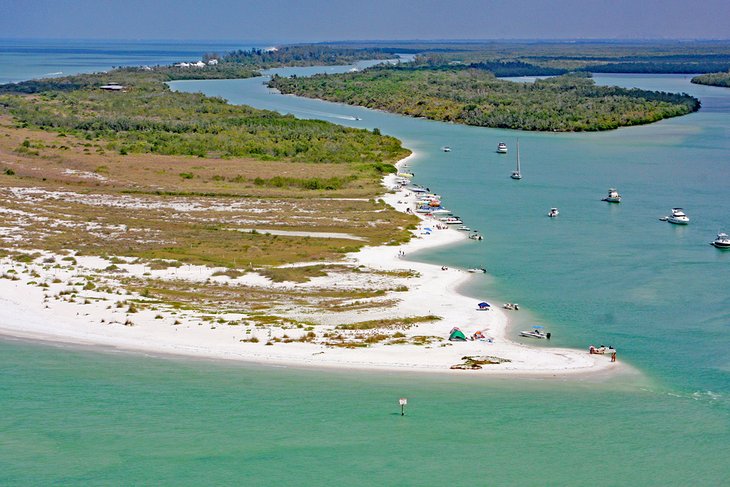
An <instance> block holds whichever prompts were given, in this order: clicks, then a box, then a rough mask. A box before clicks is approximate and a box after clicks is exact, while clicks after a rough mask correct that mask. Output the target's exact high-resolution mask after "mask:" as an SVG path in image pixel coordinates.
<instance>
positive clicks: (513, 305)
mask: <svg viewBox="0 0 730 487" xmlns="http://www.w3.org/2000/svg"><path fill="white" fill-rule="evenodd" d="M502 307H503V308H504V309H509V310H512V311H519V310H520V305H519V304H517V303H504V304H503V305H502Z"/></svg>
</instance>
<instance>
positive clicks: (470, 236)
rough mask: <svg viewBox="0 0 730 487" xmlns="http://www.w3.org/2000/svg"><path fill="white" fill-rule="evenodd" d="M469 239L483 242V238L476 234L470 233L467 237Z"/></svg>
mask: <svg viewBox="0 0 730 487" xmlns="http://www.w3.org/2000/svg"><path fill="white" fill-rule="evenodd" d="M469 238H470V239H472V240H484V237H482V236H481V235H479V234H478V233H472V234H471V235H469Z"/></svg>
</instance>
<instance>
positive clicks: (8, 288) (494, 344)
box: [0, 153, 627, 377]
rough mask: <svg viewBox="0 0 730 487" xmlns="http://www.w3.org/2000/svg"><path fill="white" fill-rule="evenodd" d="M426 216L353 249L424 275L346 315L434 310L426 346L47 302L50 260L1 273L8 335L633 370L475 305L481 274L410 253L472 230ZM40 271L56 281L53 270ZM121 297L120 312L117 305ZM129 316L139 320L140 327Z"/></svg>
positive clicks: (319, 357) (403, 206)
mask: <svg viewBox="0 0 730 487" xmlns="http://www.w3.org/2000/svg"><path fill="white" fill-rule="evenodd" d="M416 158H417V154H416V153H412V154H411V155H409V156H408V157H406V158H404V159H403V160H401V161H399V162H398V163H397V165H396V167H397V168H398V169H399V171H400V170H401V169H403V168H404V167H406V166H407V164H408V163H409V162H411V161H412V160H414V159H416ZM395 181H396V175H394V174H392V175H388V176H386V177H385V178H384V185H385V187H386V188H387V192H385V193H384V194H383V195H382V196H381V197H380V199H382V200H383V201H384V202H386V203H387V204H388V205H390V206H392V207H394V208H396V209H397V210H399V211H407V209H410V211H411V212H412V210H413V209H415V201H416V197H415V195H414V194H413V193H412V192H410V191H409V190H407V189H403V188H399V187H398V185H397V184H396V182H395ZM419 218H420V221H421V223H420V224H419V226H418V229H417V230H415V231H414V236H413V238H412V239H411V240H410V241H409V242H408V243H406V244H403V245H400V246H388V245H385V246H379V247H364V248H362V249H361V250H360V251H359V252H355V253H351V254H348V255H347V256H346V259H345V261H346V263H347V264H348V265H350V266H352V267H353V268H354V267H359V266H364V267H366V268H369V269H377V270H380V271H383V272H399V271H408V272H411V273H415V274H417V275H418V277H416V278H412V279H410V280H409V281H408V290H407V291H406V292H405V293H400V295H399V299H398V301H397V303H396V304H395V306H394V307H393V308H387V309H379V310H375V311H362V310H360V311H352V312H349V315H348V316H346V321H350V322H355V321H358V320H364V319H370V320H372V319H388V318H391V317H393V316H396V315H397V316H400V317H413V316H419V315H424V314H427V315H435V316H439V317H441V318H442V319H441V320H438V321H432V322H426V323H419V324H417V325H415V326H413V327H411V328H409V329H408V330H404V334H405V335H407V336H408V337H413V336H425V337H429V340H428V341H427V342H426V344H425V345H414V344H400V345H384V344H376V345H371V346H368V347H363V348H341V347H333V346H330V345H326V344H322V343H319V344H317V343H302V342H295V343H276V344H275V345H274V346H271V345H272V343H271V341H270V340H269V341H267V343H261V342H263V341H266V337H265V336H263V337H262V339H261V342H259V343H251V342H249V341H248V340H247V336H245V335H243V334H242V330H241V329H238V328H237V329H233V327H229V328H228V329H225V328H226V327H225V326H221V327H216V326H210V325H209V324H208V323H203V322H201V321H200V320H198V319H196V318H194V317H192V316H185V315H180V314H175V315H174V317H175V322H174V324H171V322H170V320H171V319H172V318H173V316H172V315H171V316H170V317H168V316H167V315H165V316H164V318H165V319H164V320H162V319H158V318H159V317H160V316H161V315H159V314H157V315H156V316H155V313H154V311H152V310H150V311H142V312H140V313H135V314H134V315H129V314H125V313H124V310H120V309H118V308H119V307H120V306H119V305H118V303H119V302H124V301H121V300H122V297H118V298H117V297H115V296H109V295H106V296H103V295H101V293H92V292H90V293H87V295H89V299H86V300H85V301H83V303H80V302H76V301H74V300H66V299H60V300H57V301H56V302H53V301H52V300H51V299H49V292H50V291H47V290H46V289H44V288H43V287H35V286H32V285H29V284H32V283H33V282H35V281H32V280H31V279H32V276H33V275H35V276H39V275H42V273H43V272H46V274H48V272H49V270H48V266H42V265H40V263H35V264H34V263H31V264H28V265H27V266H26V269H25V270H26V271H27V274H24V273H23V272H22V271H21V272H20V273H18V274H15V275H16V276H18V277H16V278H14V279H0V304H2V307H1V308H2V309H1V310H0V334H4V335H7V336H13V337H18V338H23V339H29V340H40V341H51V342H61V343H69V344H78V345H82V346H92V347H93V346H101V347H112V348H115V349H124V350H135V351H141V352H147V353H152V354H155V353H159V354H169V355H175V356H190V357H201V358H210V359H225V360H239V361H246V362H254V363H261V364H276V365H285V366H296V367H299V366H302V367H318V368H343V369H368V370H380V371H399V370H400V371H405V370H409V371H419V372H433V373H451V374H462V375H480V376H504V375H508V376H528V377H548V376H563V377H574V376H578V375H582V374H598V373H604V374H605V373H607V372H610V371H615V370H619V369H625V368H626V367H627V366H626V365H625V364H621V363H620V362H618V363H611V362H610V360H609V357H608V356H605V357H604V356H597V355H589V354H588V353H587V351H580V350H574V349H564V348H543V347H540V348H536V347H530V346H527V345H523V344H520V343H517V342H513V341H511V340H510V339H509V338H508V337H507V327H508V322H509V320H508V316H507V312H506V311H505V310H502V309H500V308H499V307H498V306H492V307H491V309H490V310H488V311H480V310H477V307H476V304H477V300H475V299H473V298H470V297H467V296H464V295H462V294H460V293H459V292H458V289H459V288H460V287H461V286H462V285H463V284H464V283H465V282H466V281H467V280H468V279H469V278H470V277H472V276H473V274H470V273H468V272H466V271H465V270H463V269H446V268H441V267H439V266H436V265H433V264H427V263H422V262H414V261H409V260H405V259H403V257H404V256H407V255H409V254H411V253H413V252H417V251H420V250H424V249H432V248H436V247H440V246H449V245H454V244H457V243H459V242H465V241H466V240H467V237H466V235H465V232H460V231H457V230H453V229H450V228H446V227H447V225H444V224H442V223H440V222H439V221H437V220H435V219H433V218H429V217H426V216H422V215H419ZM427 229H428V230H427ZM476 244H477V243H475V245H476ZM46 258H47V257H46ZM77 260H78V264H79V266H80V267H81V268H85V269H90V270H96V271H101V270H103V269H104V267H105V266H106V265H108V261H106V260H104V259H101V258H97V257H77ZM17 267H18V265H17V264H16V263H13V262H10V261H8V259H3V260H2V262H1V263H0V271H2V273H3V274H4V275H7V274H6V273H7V272H8V271H10V270H11V269H15V268H17ZM124 267H125V270H126V271H128V272H130V273H132V274H138V275H143V274H145V271H147V272H146V274H147V275H149V274H150V271H149V270H147V269H146V268H145V267H144V266H140V265H137V264H129V265H127V266H124ZM199 267H200V266H190V269H189V270H188V271H186V272H185V271H182V272H183V274H184V275H185V276H187V278H189V279H196V280H198V279H204V278H206V277H207V278H208V279H210V278H211V277H210V275H211V272H212V271H211V270H210V269H207V268H199ZM18 270H19V269H18ZM15 272H17V270H15ZM59 272H60V271H58V270H56V269H54V270H53V272H52V274H53V276H57V274H59ZM180 272H181V271H153V272H152V274H154V276H155V277H158V278H165V279H173V278H179V277H180V276H179V274H180ZM205 273H207V276H206V274H205ZM75 276H76V274H75V273H74V272H73V269H72V272H69V273H67V275H64V276H60V277H61V279H58V278H56V279H54V282H55V281H59V282H60V281H63V282H62V284H63V285H64V286H67V285H69V284H71V281H72V280H73V279H74V277H75ZM42 277H46V278H48V277H50V275H45V276H42ZM247 279H248V281H247ZM36 280H38V279H36ZM247 282H248V283H255V284H256V285H260V286H267V285H272V286H273V285H274V284H273V283H270V282H269V283H267V282H266V279H263V278H262V277H261V276H256V275H254V276H249V277H244V278H242V280H239V281H238V283H237V284H238V285H243V284H245V283H247ZM335 285H336V284H335ZM58 287H61V286H58ZM115 302H116V303H117V306H116V308H117V309H115V307H114V306H113V305H114V303H115ZM105 305H106V306H105ZM110 310H111V311H110ZM345 314H347V313H345ZM294 315H296V313H294ZM130 316H132V317H133V320H134V323H133V324H131V319H130ZM301 318H305V319H309V320H312V321H318V322H319V323H320V324H324V325H325V326H327V325H328V323H327V322H328V319H330V320H335V319H336V320H338V321H333V322H332V323H329V325H330V326H331V327H332V329H334V326H335V323H340V322H342V319H343V315H342V314H340V316H338V317H337V318H334V317H329V316H325V315H322V316H317V317H312V316H301ZM313 318H314V319H313ZM125 320H126V321H125ZM204 324H205V325H206V326H203V325H204ZM454 326H459V327H461V328H462V330H463V332H464V333H465V334H466V335H467V337H470V336H472V335H473V334H474V333H476V332H477V331H478V332H481V333H483V335H484V339H482V340H478V339H476V340H468V341H464V342H449V341H447V340H446V338H447V337H448V335H449V330H450V329H451V328H452V327H454ZM279 333H281V332H279ZM268 336H269V338H271V337H272V331H271V330H269V331H268ZM283 336H286V335H285V334H284V335H283ZM467 356H468V357H476V358H485V357H486V358H497V359H499V360H500V361H503V362H502V363H498V364H485V365H483V366H482V368H481V369H480V370H452V369H451V367H452V366H454V365H457V364H460V363H461V362H463V358H464V357H467Z"/></svg>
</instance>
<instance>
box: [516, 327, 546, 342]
mask: <svg viewBox="0 0 730 487" xmlns="http://www.w3.org/2000/svg"><path fill="white" fill-rule="evenodd" d="M520 336H521V337H527V338H539V339H541V340H542V339H547V340H550V333H545V332H544V331H542V326H537V325H536V326H534V327H533V329H532V330H529V331H521V332H520Z"/></svg>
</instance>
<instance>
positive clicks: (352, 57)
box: [207, 44, 393, 68]
mask: <svg viewBox="0 0 730 487" xmlns="http://www.w3.org/2000/svg"><path fill="white" fill-rule="evenodd" d="M218 57H219V58H220V62H221V63H224V64H240V65H249V66H255V67H256V68H261V67H265V68H270V67H276V66H311V65H335V64H352V63H354V62H356V61H360V60H363V59H383V60H385V59H392V58H393V53H392V50H386V49H382V48H379V47H367V48H353V47H345V46H341V47H332V46H327V45H323V44H306V45H292V46H280V47H272V48H269V49H247V50H241V49H239V50H236V51H231V52H229V53H227V54H224V55H223V56H217V55H215V54H208V55H207V58H218Z"/></svg>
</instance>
